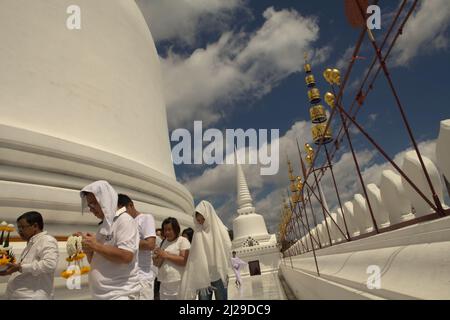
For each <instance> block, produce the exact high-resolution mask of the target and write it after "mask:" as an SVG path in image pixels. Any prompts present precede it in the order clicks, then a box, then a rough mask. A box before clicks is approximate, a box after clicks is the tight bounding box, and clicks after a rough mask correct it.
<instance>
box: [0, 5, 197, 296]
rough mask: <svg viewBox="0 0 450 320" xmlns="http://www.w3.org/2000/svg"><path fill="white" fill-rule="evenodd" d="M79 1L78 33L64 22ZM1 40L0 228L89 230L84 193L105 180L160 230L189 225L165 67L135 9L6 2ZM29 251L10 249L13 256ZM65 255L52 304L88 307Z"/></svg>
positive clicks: (93, 222)
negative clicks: (29, 225) (173, 146)
mask: <svg viewBox="0 0 450 320" xmlns="http://www.w3.org/2000/svg"><path fill="white" fill-rule="evenodd" d="M73 4H76V5H77V6H78V7H79V9H80V12H79V13H80V18H81V20H80V21H81V25H80V26H81V29H74V30H71V29H70V28H68V27H67V24H66V22H67V19H68V18H69V17H70V14H68V13H67V10H68V8H69V7H70V6H71V5H73ZM0 38H1V39H2V40H1V44H0V70H1V72H0V114H1V116H0V190H1V192H0V221H3V220H6V221H8V222H9V223H15V221H16V219H17V217H18V216H19V215H20V214H22V213H23V212H26V211H31V210H37V211H39V212H41V213H42V214H43V217H44V221H45V227H44V228H45V229H46V230H47V231H48V232H49V233H50V234H52V235H54V236H60V237H66V236H68V235H70V234H72V233H73V232H75V231H82V232H93V231H94V230H96V227H97V223H98V220H97V219H96V218H95V217H94V216H93V215H92V214H91V213H85V214H84V215H83V216H82V214H81V200H80V195H79V190H80V189H81V188H82V187H84V186H85V185H87V184H89V183H91V182H93V181H95V180H107V181H109V182H110V183H111V184H112V185H113V186H114V188H115V189H116V190H117V191H118V192H120V193H126V194H128V195H129V196H130V197H131V198H132V199H133V200H134V201H135V204H136V207H137V209H138V210H140V211H141V212H143V213H151V214H153V216H154V217H155V221H156V225H157V226H158V225H161V221H162V220H163V219H164V218H166V217H169V216H172V217H175V218H177V219H178V221H179V222H180V224H181V225H182V226H192V224H193V223H192V212H193V211H194V205H193V198H192V196H191V194H190V193H189V192H188V190H187V189H186V188H185V187H184V186H182V185H181V184H180V183H178V182H177V181H176V177H175V172H174V167H173V163H172V159H171V150H170V144H169V132H168V126H167V116H166V107H165V103H164V99H163V90H162V88H161V82H162V81H161V72H160V63H159V58H158V55H157V52H156V48H155V45H154V42H153V39H152V35H151V33H150V31H149V28H148V26H147V23H146V21H145V19H144V17H143V15H142V13H141V11H140V10H139V8H138V6H137V5H136V3H135V1H119V0H95V1H92V0H77V1H75V3H74V1H67V0H33V1H28V0H13V1H0ZM13 236H17V233H14V234H13ZM23 247H24V243H23V242H21V243H17V242H16V243H14V244H13V250H14V253H15V254H16V256H20V253H21V251H22V249H23ZM66 257H67V254H66V248H65V242H60V263H59V266H58V269H57V277H56V278H55V288H56V292H55V297H56V298H57V299H65V298H67V299H84V298H89V297H90V294H89V292H88V291H87V290H86V289H87V285H86V283H85V282H83V289H84V290H75V291H73V290H72V291H71V290H67V288H66V281H65V279H62V278H61V277H59V274H60V272H61V271H62V270H64V269H65V268H66V266H67V262H66V261H65V258H66ZM85 278H87V277H83V281H86V279H85ZM7 280H8V279H7V277H1V279H0V297H1V296H2V295H3V293H4V291H5V286H6V281H7Z"/></svg>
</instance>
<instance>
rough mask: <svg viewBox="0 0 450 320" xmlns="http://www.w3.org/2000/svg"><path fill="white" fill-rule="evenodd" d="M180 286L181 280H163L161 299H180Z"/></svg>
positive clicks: (160, 289) (160, 291) (160, 292)
mask: <svg viewBox="0 0 450 320" xmlns="http://www.w3.org/2000/svg"><path fill="white" fill-rule="evenodd" d="M180 286H181V280H180V281H174V282H161V286H160V288H159V298H160V300H178V293H179V291H180Z"/></svg>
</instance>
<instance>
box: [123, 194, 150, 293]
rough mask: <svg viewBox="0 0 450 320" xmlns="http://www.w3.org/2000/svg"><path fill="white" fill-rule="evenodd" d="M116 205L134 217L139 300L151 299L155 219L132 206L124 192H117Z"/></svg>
mask: <svg viewBox="0 0 450 320" xmlns="http://www.w3.org/2000/svg"><path fill="white" fill-rule="evenodd" d="M117 207H118V208H119V209H120V208H125V209H126V210H127V213H128V214H129V215H130V216H131V217H132V218H134V220H135V221H136V223H137V225H138V230H139V237H140V241H139V254H138V266H139V272H138V274H139V278H140V280H141V284H142V286H143V290H142V291H141V300H153V298H154V294H153V281H154V279H155V275H154V273H153V268H152V265H153V263H152V251H153V249H155V242H156V233H155V219H154V218H153V216H152V215H151V214H141V213H140V212H139V211H137V210H136V208H135V207H134V203H133V201H132V200H131V199H130V197H128V196H127V195H125V194H119V200H118V204H117Z"/></svg>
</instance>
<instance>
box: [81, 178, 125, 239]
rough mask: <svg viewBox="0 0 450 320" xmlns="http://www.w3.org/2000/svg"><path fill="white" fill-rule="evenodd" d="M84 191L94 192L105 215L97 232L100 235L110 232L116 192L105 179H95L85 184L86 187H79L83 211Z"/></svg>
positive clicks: (85, 202) (115, 204) (114, 213)
mask: <svg viewBox="0 0 450 320" xmlns="http://www.w3.org/2000/svg"><path fill="white" fill-rule="evenodd" d="M85 192H90V193H93V194H94V196H95V198H96V199H97V202H98V203H99V205H100V207H101V208H102V211H103V214H104V215H105V218H104V220H103V223H102V225H101V228H100V231H99V232H100V233H101V234H102V235H109V234H111V226H112V223H113V220H114V216H115V215H116V211H117V199H118V195H117V192H116V191H115V190H114V189H113V187H111V185H110V184H109V183H108V182H107V181H104V180H100V181H95V182H93V183H91V184H89V185H87V186H86V187H84V188H83V189H81V192H80V196H81V203H82V209H83V211H84V209H85V208H86V207H87V201H86V195H85Z"/></svg>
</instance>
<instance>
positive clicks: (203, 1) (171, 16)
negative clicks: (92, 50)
mask: <svg viewBox="0 0 450 320" xmlns="http://www.w3.org/2000/svg"><path fill="white" fill-rule="evenodd" d="M136 2H137V4H138V5H139V7H140V8H141V10H142V12H143V14H144V17H145V19H146V21H147V23H148V25H149V26H150V29H151V31H152V35H153V37H154V39H155V40H156V41H160V40H181V41H183V42H185V43H188V44H192V43H193V42H194V41H195V38H196V35H197V34H198V30H199V29H208V30H211V29H214V30H220V29H221V28H222V27H223V26H224V25H225V26H226V25H227V24H228V22H229V20H230V17H231V14H232V13H233V12H234V10H236V9H238V8H243V6H244V3H243V1H242V0H136Z"/></svg>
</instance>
